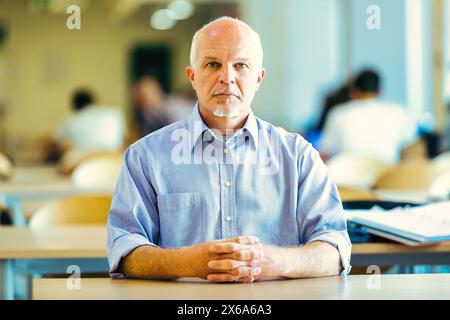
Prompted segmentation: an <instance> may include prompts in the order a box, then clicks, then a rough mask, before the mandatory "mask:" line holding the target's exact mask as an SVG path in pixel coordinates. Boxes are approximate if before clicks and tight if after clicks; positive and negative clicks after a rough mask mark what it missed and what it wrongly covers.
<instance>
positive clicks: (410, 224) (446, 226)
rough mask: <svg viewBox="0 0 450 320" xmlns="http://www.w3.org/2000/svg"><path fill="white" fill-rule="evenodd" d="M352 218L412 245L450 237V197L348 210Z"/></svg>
mask: <svg viewBox="0 0 450 320" xmlns="http://www.w3.org/2000/svg"><path fill="white" fill-rule="evenodd" d="M346 216H347V219H348V221H351V222H354V223H357V224H360V225H362V226H364V227H366V228H367V229H368V231H369V232H370V233H373V234H376V235H379V236H383V237H386V238H389V239H392V240H395V241H399V242H402V243H405V244H408V245H420V244H428V243H436V242H443V241H450V201H446V202H439V203H433V204H429V205H424V206H419V207H410V208H396V209H392V210H384V209H381V208H379V207H374V208H372V209H371V210H346Z"/></svg>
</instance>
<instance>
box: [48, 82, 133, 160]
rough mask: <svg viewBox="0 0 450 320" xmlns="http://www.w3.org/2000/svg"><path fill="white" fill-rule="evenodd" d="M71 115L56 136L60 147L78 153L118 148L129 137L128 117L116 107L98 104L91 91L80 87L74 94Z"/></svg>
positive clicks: (62, 149) (110, 150) (111, 150)
mask: <svg viewBox="0 0 450 320" xmlns="http://www.w3.org/2000/svg"><path fill="white" fill-rule="evenodd" d="M72 110H73V114H71V115H70V116H69V117H68V118H67V119H65V121H64V122H63V123H62V125H61V126H60V127H59V128H58V130H57V131H56V133H55V135H54V140H55V142H56V144H57V146H58V149H59V150H60V151H61V152H62V153H63V152H65V151H68V150H74V151H77V152H91V151H108V152H114V151H119V150H120V149H121V148H122V147H123V145H124V140H125V136H126V126H125V119H124V116H123V114H122V112H121V111H119V110H118V109H116V108H114V107H106V106H99V105H96V101H95V98H94V95H93V94H92V92H91V91H89V90H85V89H83V90H77V91H76V92H75V93H74V94H73V96H72Z"/></svg>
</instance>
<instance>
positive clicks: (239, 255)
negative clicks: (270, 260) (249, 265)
mask: <svg viewBox="0 0 450 320" xmlns="http://www.w3.org/2000/svg"><path fill="white" fill-rule="evenodd" d="M263 256H264V254H263V252H262V251H260V250H239V251H235V252H233V253H226V254H223V255H221V256H220V258H221V259H234V260H240V261H250V260H261V259H262V258H263Z"/></svg>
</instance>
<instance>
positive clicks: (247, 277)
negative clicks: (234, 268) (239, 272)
mask: <svg viewBox="0 0 450 320" xmlns="http://www.w3.org/2000/svg"><path fill="white" fill-rule="evenodd" d="M236 281H237V282H243V283H252V282H254V281H255V278H254V277H251V276H245V277H242V278H238V279H237V280H236Z"/></svg>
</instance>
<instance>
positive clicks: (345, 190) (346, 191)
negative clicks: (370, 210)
mask: <svg viewBox="0 0 450 320" xmlns="http://www.w3.org/2000/svg"><path fill="white" fill-rule="evenodd" d="M337 188H338V191H339V196H340V197H341V201H342V202H347V201H378V200H380V198H379V197H378V196H377V195H376V194H374V193H372V192H370V191H367V190H361V189H356V188H352V187H345V186H338V187H337Z"/></svg>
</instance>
